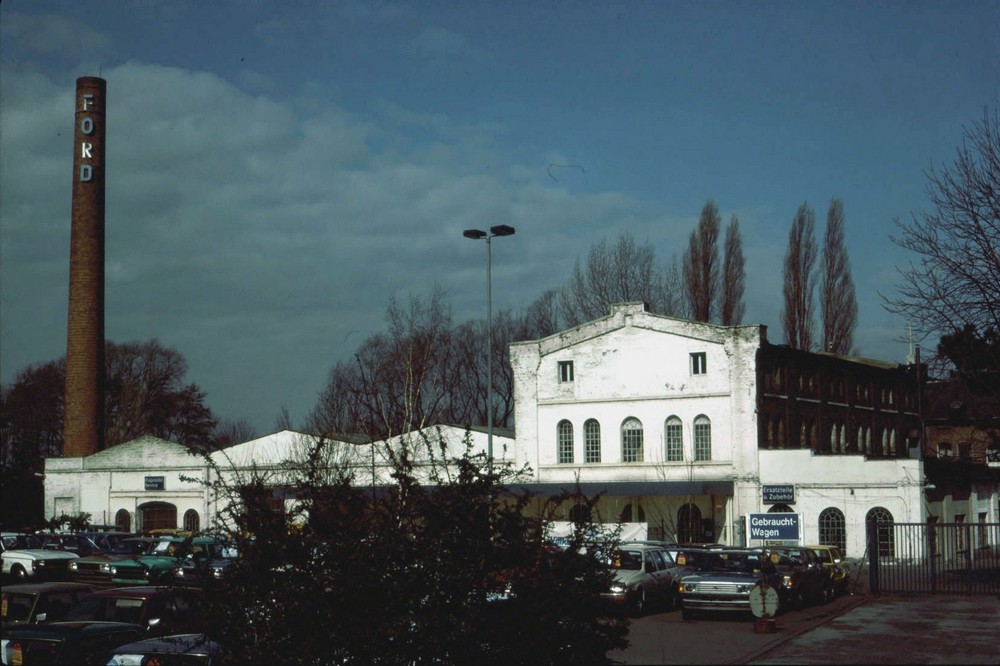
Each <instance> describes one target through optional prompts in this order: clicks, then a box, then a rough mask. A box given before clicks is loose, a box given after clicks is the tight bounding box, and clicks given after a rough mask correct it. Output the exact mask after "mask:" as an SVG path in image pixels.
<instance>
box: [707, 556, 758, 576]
mask: <svg viewBox="0 0 1000 666" xmlns="http://www.w3.org/2000/svg"><path fill="white" fill-rule="evenodd" d="M698 569H699V570H700V571H735V572H741V573H755V572H757V571H760V569H761V563H760V557H759V556H758V555H757V554H756V553H731V552H714V553H705V557H704V558H703V559H702V561H701V562H700V563H699V564H698Z"/></svg>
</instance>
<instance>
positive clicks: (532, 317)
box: [516, 289, 561, 340]
mask: <svg viewBox="0 0 1000 666" xmlns="http://www.w3.org/2000/svg"><path fill="white" fill-rule="evenodd" d="M560 328H561V318H560V316H559V292H558V291H557V290H555V289H547V290H545V291H544V292H542V295H541V296H539V297H538V298H536V299H535V300H534V301H533V302H532V303H531V305H529V306H528V308H527V309H526V310H525V313H524V325H523V327H522V328H521V331H519V333H518V337H517V338H516V339H517V340H536V339H538V338H544V337H548V336H550V335H552V334H554V333H557V332H558V331H559V330H560Z"/></svg>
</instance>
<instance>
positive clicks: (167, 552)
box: [110, 537, 219, 585]
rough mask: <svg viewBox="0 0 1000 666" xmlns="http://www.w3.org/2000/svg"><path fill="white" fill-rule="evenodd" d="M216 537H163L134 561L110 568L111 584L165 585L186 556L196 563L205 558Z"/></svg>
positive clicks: (115, 563)
mask: <svg viewBox="0 0 1000 666" xmlns="http://www.w3.org/2000/svg"><path fill="white" fill-rule="evenodd" d="M218 541H219V540H218V539H216V538H215V537H194V538H191V537H187V538H184V537H164V538H162V539H160V542H159V543H157V544H156V546H155V547H154V548H153V549H152V550H151V551H150V552H149V554H147V555H145V556H143V557H140V558H138V559H136V560H134V561H131V560H123V561H120V562H114V563H112V564H111V567H110V572H111V582H112V583H114V584H115V585H156V584H162V583H166V582H168V581H169V580H170V578H171V577H172V575H173V570H174V567H176V566H178V565H179V564H180V563H181V562H182V561H183V560H184V558H185V557H187V556H188V554H190V555H192V557H193V558H195V559H200V558H202V557H208V556H209V554H210V550H211V546H212V545H213V544H216V543H218Z"/></svg>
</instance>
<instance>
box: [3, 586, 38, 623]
mask: <svg viewBox="0 0 1000 666" xmlns="http://www.w3.org/2000/svg"><path fill="white" fill-rule="evenodd" d="M34 605H35V595H33V594H25V593H16V592H15V593H13V594H11V593H9V592H4V593H3V597H2V599H0V617H3V619H4V621H5V622H21V621H23V620H27V619H28V617H29V616H30V615H31V609H32V608H33V607H34Z"/></svg>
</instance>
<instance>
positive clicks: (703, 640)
mask: <svg viewBox="0 0 1000 666" xmlns="http://www.w3.org/2000/svg"><path fill="white" fill-rule="evenodd" d="M776 628H777V630H776V632H775V633H772V634H762V633H756V632H755V631H754V623H753V620H752V618H748V617H746V616H735V617H734V616H728V615H727V616H721V617H718V618H707V619H698V620H694V621H684V620H683V619H682V618H681V614H680V613H679V612H677V611H670V612H663V613H654V614H651V615H648V616H646V617H643V618H639V619H637V620H633V621H632V624H631V631H630V640H631V645H630V646H629V648H628V649H626V650H622V651H616V652H613V653H611V654H609V657H610V658H611V659H613V660H614V661H615V662H617V663H622V664H956V663H958V664H998V663H1000V639H998V631H997V630H998V628H1000V599H998V598H997V597H995V596H993V597H990V596H965V597H957V596H926V597H886V596H877V595H873V596H868V595H860V596H847V597H842V598H840V599H837V600H835V601H834V602H832V603H830V604H826V605H823V606H813V607H810V608H806V609H804V610H801V611H793V612H790V613H787V614H782V615H779V617H778V618H777V620H776Z"/></svg>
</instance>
